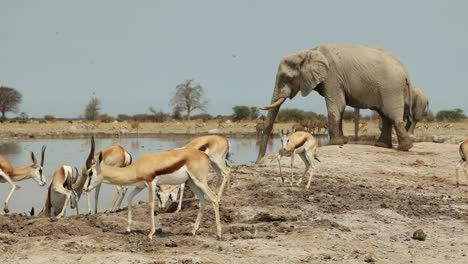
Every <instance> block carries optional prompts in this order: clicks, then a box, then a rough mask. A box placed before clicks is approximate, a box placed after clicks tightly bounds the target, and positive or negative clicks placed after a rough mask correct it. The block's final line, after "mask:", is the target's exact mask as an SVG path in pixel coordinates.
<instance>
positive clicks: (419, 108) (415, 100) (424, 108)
mask: <svg viewBox="0 0 468 264" xmlns="http://www.w3.org/2000/svg"><path fill="white" fill-rule="evenodd" d="M411 93H412V94H411V97H412V103H411V112H409V111H408V110H409V106H407V107H406V108H405V118H406V125H405V128H406V130H407V131H408V132H409V133H410V134H414V129H415V127H416V124H417V123H418V122H419V121H421V120H422V119H423V117H424V116H426V115H427V113H428V111H429V99H428V97H427V95H426V94H425V93H424V92H423V90H422V89H421V88H420V87H418V86H416V85H411ZM359 123H360V121H359V108H354V131H355V140H356V141H357V140H358V132H359ZM378 126H379V129H380V130H382V119H380V118H379V124H378Z"/></svg>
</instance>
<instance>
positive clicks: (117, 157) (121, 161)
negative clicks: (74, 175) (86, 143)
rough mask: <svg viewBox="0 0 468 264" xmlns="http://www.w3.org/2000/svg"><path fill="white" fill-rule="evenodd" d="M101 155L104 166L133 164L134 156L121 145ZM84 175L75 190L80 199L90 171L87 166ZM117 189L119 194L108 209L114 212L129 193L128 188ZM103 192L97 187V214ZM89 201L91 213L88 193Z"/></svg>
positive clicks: (119, 187) (118, 187)
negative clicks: (100, 195)
mask: <svg viewBox="0 0 468 264" xmlns="http://www.w3.org/2000/svg"><path fill="white" fill-rule="evenodd" d="M91 144H93V146H94V144H95V143H94V137H93V138H92V139H91ZM100 153H102V157H103V160H104V164H106V165H108V166H112V167H117V168H121V167H127V166H128V165H130V164H132V155H130V153H128V151H127V150H126V149H125V148H124V147H122V146H120V145H113V146H110V147H107V148H105V149H103V150H102V151H101V152H100ZM97 158H98V154H96V155H95V157H94V159H93V161H95V160H97ZM82 175H83V176H84V177H80V179H79V180H78V182H77V183H76V185H75V186H74V189H75V190H76V192H77V194H78V199H79V198H80V197H81V194H82V192H83V186H84V184H85V181H86V179H87V178H88V169H87V166H86V165H85V166H83V170H82ZM115 188H116V189H117V193H116V194H115V196H114V199H113V200H112V205H111V207H110V208H109V209H108V211H110V212H113V211H115V210H116V209H118V208H120V206H121V204H122V201H123V198H124V197H125V194H126V193H127V187H126V186H118V185H116V186H115ZM100 190H101V185H100V184H99V185H97V186H96V190H95V192H94V213H95V214H97V209H98V199H99V191H100ZM87 196H88V197H87V199H88V213H91V205H90V199H89V195H88V193H87Z"/></svg>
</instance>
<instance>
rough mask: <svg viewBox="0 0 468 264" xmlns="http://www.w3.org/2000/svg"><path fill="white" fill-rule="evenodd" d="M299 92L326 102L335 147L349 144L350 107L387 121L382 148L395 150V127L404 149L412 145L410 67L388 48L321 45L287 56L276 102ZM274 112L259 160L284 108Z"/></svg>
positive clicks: (279, 76) (281, 66)
mask: <svg viewBox="0 0 468 264" xmlns="http://www.w3.org/2000/svg"><path fill="white" fill-rule="evenodd" d="M299 91H300V92H301V95H302V96H307V95H308V94H309V93H310V92H311V91H316V92H318V93H319V94H320V95H321V96H323V97H324V98H325V102H326V105H327V111H328V133H329V136H330V144H334V145H341V144H345V143H346V142H347V138H346V137H344V135H343V125H342V119H343V112H344V110H345V106H346V105H349V106H351V107H356V108H367V109H372V110H376V111H377V112H378V113H379V114H380V115H381V116H382V118H383V129H382V133H381V135H380V138H379V139H378V141H377V142H376V145H377V146H381V147H392V139H391V133H392V127H394V128H395V130H396V133H397V137H398V142H399V146H398V149H399V150H409V149H410V148H411V147H412V142H411V139H410V137H409V134H408V133H407V131H406V129H405V123H404V110H405V105H406V106H409V109H411V104H412V100H411V89H410V78H409V74H408V72H407V70H406V67H405V66H404V65H403V64H401V63H400V61H399V60H398V59H397V58H396V57H395V56H394V55H392V54H391V53H389V52H387V51H386V50H384V49H381V48H377V47H372V46H364V45H320V46H316V47H314V48H312V49H308V50H304V51H301V52H298V53H296V54H293V55H289V56H286V57H285V58H283V59H282V60H281V62H280V64H279V67H278V71H277V74H276V82H275V87H274V90H273V96H272V100H271V103H272V104H273V103H275V102H277V103H278V102H279V101H278V100H279V99H281V98H284V99H286V98H289V99H292V98H294V97H295V96H296V95H297V94H298V93H299ZM273 105H275V107H269V108H268V107H267V108H268V110H269V111H268V116H267V121H266V127H265V129H264V132H263V135H262V141H261V144H260V150H259V155H258V159H257V161H260V160H261V158H262V157H263V156H264V155H265V152H266V144H267V142H268V138H269V136H270V133H271V129H272V128H273V123H274V121H275V119H276V115H277V113H278V111H279V109H280V107H281V104H279V105H278V104H273Z"/></svg>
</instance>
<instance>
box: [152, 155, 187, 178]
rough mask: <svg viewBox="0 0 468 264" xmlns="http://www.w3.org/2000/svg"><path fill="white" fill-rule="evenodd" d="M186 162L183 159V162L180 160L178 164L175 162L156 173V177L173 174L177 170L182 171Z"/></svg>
mask: <svg viewBox="0 0 468 264" xmlns="http://www.w3.org/2000/svg"><path fill="white" fill-rule="evenodd" d="M186 162H187V161H186V160H185V159H182V160H179V161H177V162H175V163H173V164H170V165H169V166H167V167H165V168H161V169H160V170H158V171H156V172H155V176H159V175H165V174H169V173H173V172H174V171H176V170H178V169H180V168H181V167H182V166H184V165H185V163H186Z"/></svg>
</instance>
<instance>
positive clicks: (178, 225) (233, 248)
mask: <svg viewBox="0 0 468 264" xmlns="http://www.w3.org/2000/svg"><path fill="white" fill-rule="evenodd" d="M457 147H458V146H457V145H456V144H448V143H442V144H437V143H428V142H427V143H416V144H415V147H414V148H413V149H411V151H410V152H397V151H395V150H392V149H382V148H376V147H373V146H366V145H352V144H348V145H345V146H343V147H339V146H324V147H321V148H319V154H318V155H319V158H320V160H321V162H320V163H319V164H318V166H317V170H316V174H315V176H314V178H313V183H312V186H311V188H310V189H308V190H306V189H305V188H304V185H305V183H304V182H303V183H302V185H301V186H295V185H294V186H290V185H289V182H284V183H283V182H281V179H280V177H279V172H278V167H277V163H276V162H272V161H270V160H269V159H268V158H266V159H265V162H264V163H263V164H259V165H245V166H238V167H234V168H233V171H232V181H233V184H232V189H231V192H230V193H228V194H227V195H226V196H224V197H223V199H222V201H221V221H222V226H223V238H222V239H221V240H217V239H216V238H215V226H214V213H213V210H212V208H211V207H207V210H206V212H205V216H204V218H203V220H202V225H201V228H200V230H199V233H198V234H197V235H195V236H192V235H191V234H190V231H191V226H192V223H193V222H194V221H195V217H196V213H197V208H196V207H195V206H189V205H187V206H185V207H184V209H183V210H182V211H181V212H180V213H178V214H174V213H159V214H158V216H157V219H158V225H157V228H160V229H161V230H160V232H157V233H156V236H155V237H154V239H153V241H149V240H148V239H147V237H146V234H147V232H148V230H149V223H148V210H147V206H146V204H145V203H143V202H142V203H140V204H138V205H135V206H134V207H135V208H136V209H135V211H136V212H135V217H134V218H135V219H134V220H135V222H134V228H135V231H134V232H132V233H130V234H127V233H125V231H124V230H125V226H126V214H127V211H125V210H124V211H121V212H119V213H111V214H103V213H101V214H97V215H90V216H85V215H80V216H70V217H66V218H64V219H60V220H58V221H52V220H50V219H47V218H42V219H41V218H35V217H26V216H18V215H12V216H4V215H0V263H50V262H57V263H366V262H367V263H428V264H430V263H468V256H467V254H468V178H463V182H462V183H463V184H462V185H461V186H460V187H458V188H457V187H456V186H455V168H454V164H455V161H456V160H458V158H459V156H458V150H457ZM282 163H283V166H284V169H283V172H288V169H287V166H288V165H287V164H288V163H289V160H288V159H284V160H282ZM303 169H304V165H303V164H302V161H301V160H300V159H299V158H297V159H296V163H295V164H294V172H295V176H296V179H297V178H298V176H299V175H300V174H301V173H302V171H303ZM287 180H289V176H288V177H287ZM145 195H147V194H146V192H145ZM145 197H146V196H145ZM145 202H146V199H145ZM418 229H422V230H423V232H424V233H425V234H426V235H427V237H426V239H425V240H424V241H419V240H416V239H413V232H414V231H416V230H418Z"/></svg>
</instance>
